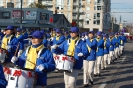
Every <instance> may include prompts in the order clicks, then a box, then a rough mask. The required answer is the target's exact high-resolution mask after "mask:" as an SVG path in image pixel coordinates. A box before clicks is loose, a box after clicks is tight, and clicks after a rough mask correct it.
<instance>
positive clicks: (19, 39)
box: [17, 35, 24, 50]
mask: <svg viewBox="0 0 133 88" xmlns="http://www.w3.org/2000/svg"><path fill="white" fill-rule="evenodd" d="M17 40H18V42H19V44H20V46H19V50H24V36H23V35H20V36H19V37H18V38H17Z"/></svg>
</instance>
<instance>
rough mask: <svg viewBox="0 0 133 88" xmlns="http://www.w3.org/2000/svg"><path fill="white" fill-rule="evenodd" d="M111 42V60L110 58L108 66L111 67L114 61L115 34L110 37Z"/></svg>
mask: <svg viewBox="0 0 133 88" xmlns="http://www.w3.org/2000/svg"><path fill="white" fill-rule="evenodd" d="M109 41H110V47H109V58H108V64H109V65H110V64H111V62H113V61H114V45H115V40H114V38H113V33H111V34H110V35H109Z"/></svg>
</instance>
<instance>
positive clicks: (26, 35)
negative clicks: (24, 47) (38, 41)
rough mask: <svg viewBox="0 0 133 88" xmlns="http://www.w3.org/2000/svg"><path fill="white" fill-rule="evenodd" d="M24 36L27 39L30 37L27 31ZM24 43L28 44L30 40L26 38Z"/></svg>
mask: <svg viewBox="0 0 133 88" xmlns="http://www.w3.org/2000/svg"><path fill="white" fill-rule="evenodd" d="M23 37H24V39H27V38H28V33H27V32H25V33H24V35H23ZM24 44H28V40H24Z"/></svg>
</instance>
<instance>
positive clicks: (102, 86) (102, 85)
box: [98, 83, 107, 88]
mask: <svg viewBox="0 0 133 88" xmlns="http://www.w3.org/2000/svg"><path fill="white" fill-rule="evenodd" d="M106 85H107V83H102V84H101V85H100V86H99V87H98V88H104V87H105V86H106Z"/></svg>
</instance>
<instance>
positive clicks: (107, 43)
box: [104, 39, 110, 54]
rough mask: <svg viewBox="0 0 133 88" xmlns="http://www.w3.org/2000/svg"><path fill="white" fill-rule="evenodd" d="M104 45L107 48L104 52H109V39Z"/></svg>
mask: <svg viewBox="0 0 133 88" xmlns="http://www.w3.org/2000/svg"><path fill="white" fill-rule="evenodd" d="M104 47H106V48H104V54H109V47H110V41H109V39H107V40H106V44H105V46H104Z"/></svg>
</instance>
